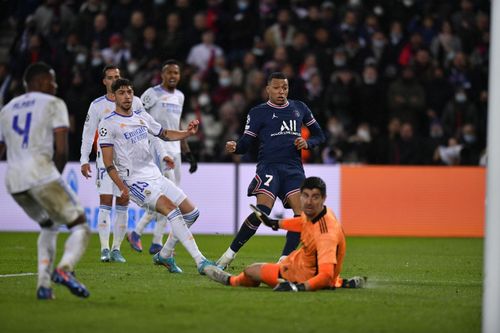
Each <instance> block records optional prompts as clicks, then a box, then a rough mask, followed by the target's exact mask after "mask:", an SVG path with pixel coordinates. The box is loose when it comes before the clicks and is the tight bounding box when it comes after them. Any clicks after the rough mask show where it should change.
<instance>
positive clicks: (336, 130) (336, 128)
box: [328, 124, 343, 136]
mask: <svg viewBox="0 0 500 333" xmlns="http://www.w3.org/2000/svg"><path fill="white" fill-rule="evenodd" d="M328 131H329V132H330V133H331V134H332V135H334V136H339V135H340V134H342V131H343V128H342V125H339V124H332V125H328Z"/></svg>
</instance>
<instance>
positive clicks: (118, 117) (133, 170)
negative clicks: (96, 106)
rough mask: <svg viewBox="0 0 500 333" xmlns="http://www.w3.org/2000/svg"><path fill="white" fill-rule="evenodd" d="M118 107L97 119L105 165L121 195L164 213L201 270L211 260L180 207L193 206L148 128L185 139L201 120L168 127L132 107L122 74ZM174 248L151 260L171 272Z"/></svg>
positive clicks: (115, 89) (116, 93) (164, 136)
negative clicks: (158, 154)
mask: <svg viewBox="0 0 500 333" xmlns="http://www.w3.org/2000/svg"><path fill="white" fill-rule="evenodd" d="M112 91H113V94H114V98H115V103H116V108H115V112H114V113H112V114H111V115H110V116H108V117H106V118H104V119H103V120H102V121H101V123H100V124H99V144H100V146H101V150H102V154H103V161H104V165H105V167H106V171H107V172H108V174H109V176H110V177H111V179H112V180H113V182H114V183H115V184H116V186H117V187H118V189H119V191H120V193H121V198H122V199H123V200H128V199H129V198H130V199H132V201H134V202H135V203H136V204H137V205H139V206H140V207H143V208H145V209H148V210H152V211H156V212H157V213H160V214H161V215H163V216H166V218H167V221H168V222H170V227H171V230H172V232H173V234H174V236H175V237H176V238H177V239H178V240H179V241H180V242H181V243H182V245H184V247H185V248H186V250H187V251H188V252H189V254H190V255H191V256H192V257H193V259H194V260H195V262H196V265H197V267H198V272H199V273H200V274H204V268H205V267H206V266H207V265H213V263H212V262H211V261H209V260H207V259H206V258H205V257H204V256H203V254H202V253H201V252H200V250H199V249H198V246H197V244H196V241H195V240H194V237H193V235H192V234H191V231H189V229H188V227H187V226H186V221H185V220H184V218H183V216H182V213H181V211H193V210H195V206H194V205H193V203H192V202H191V201H190V200H189V198H187V196H186V194H184V192H183V191H182V190H181V189H180V188H179V187H177V186H176V185H175V184H174V183H173V182H172V181H170V180H169V179H167V178H165V177H163V175H162V173H161V172H160V170H159V169H158V167H157V166H156V164H155V163H154V162H153V156H152V154H151V151H150V147H149V142H148V140H149V138H148V133H149V134H152V135H154V136H156V137H158V138H160V139H162V140H168V141H174V140H182V139H185V138H187V137H189V136H191V135H194V134H196V132H197V131H198V124H199V122H198V121H197V120H193V121H191V122H190V123H189V125H188V128H187V129H186V130H182V131H180V130H166V129H163V128H162V126H161V125H160V124H159V123H158V122H156V121H155V120H154V119H153V118H152V117H151V116H150V115H149V114H148V113H147V112H144V111H142V110H133V109H132V98H133V93H134V92H133V89H132V84H131V83H130V81H129V80H126V79H118V80H116V81H115V82H114V83H113V85H112ZM171 252H172V251H171V250H170V249H168V248H166V247H165V246H164V247H163V248H162V249H161V251H160V252H158V253H157V254H155V255H154V257H153V262H154V263H155V264H158V265H163V266H165V267H167V269H168V270H169V271H170V272H172V271H173V270H180V269H179V268H178V267H177V265H176V263H175V259H174V257H173V256H172V253H171Z"/></svg>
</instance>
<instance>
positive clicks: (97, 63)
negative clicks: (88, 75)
mask: <svg viewBox="0 0 500 333" xmlns="http://www.w3.org/2000/svg"><path fill="white" fill-rule="evenodd" d="M91 64H92V66H93V67H97V66H100V65H101V64H102V59H101V58H100V57H94V58H92V61H91Z"/></svg>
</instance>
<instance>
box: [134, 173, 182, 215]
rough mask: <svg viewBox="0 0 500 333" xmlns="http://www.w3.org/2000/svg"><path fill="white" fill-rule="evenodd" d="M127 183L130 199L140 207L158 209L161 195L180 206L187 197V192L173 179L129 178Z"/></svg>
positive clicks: (151, 209)
mask: <svg viewBox="0 0 500 333" xmlns="http://www.w3.org/2000/svg"><path fill="white" fill-rule="evenodd" d="M125 185H127V186H128V188H129V190H130V199H131V200H132V201H133V202H135V203H136V204H137V205H138V206H139V207H142V208H145V209H146V208H147V209H148V210H150V211H153V212H154V211H156V202H157V201H158V198H160V196H161V195H164V196H166V197H167V198H168V199H169V200H170V201H172V202H173V203H174V204H175V205H176V206H179V205H180V204H181V203H182V202H183V201H184V200H185V199H186V198H187V196H186V194H185V193H184V191H182V190H181V189H180V188H179V187H177V185H175V184H174V183H173V182H172V181H171V180H169V179H167V178H165V177H160V178H157V179H153V180H146V181H142V180H127V181H125Z"/></svg>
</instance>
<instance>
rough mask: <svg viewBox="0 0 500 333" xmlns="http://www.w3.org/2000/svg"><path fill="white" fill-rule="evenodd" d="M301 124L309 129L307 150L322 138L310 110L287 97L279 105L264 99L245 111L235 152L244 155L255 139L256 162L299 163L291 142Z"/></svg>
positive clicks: (297, 151) (317, 143)
mask: <svg viewBox="0 0 500 333" xmlns="http://www.w3.org/2000/svg"><path fill="white" fill-rule="evenodd" d="M302 125H305V126H306V127H307V128H308V129H309V131H310V132H311V136H310V137H309V139H307V145H308V149H312V148H314V147H316V146H317V145H319V144H321V143H322V142H324V141H325V135H324V134H323V131H322V130H321V127H320V126H319V124H318V122H317V121H316V119H315V118H314V116H313V114H312V112H311V110H310V109H309V108H308V107H307V106H306V105H305V104H304V103H303V102H301V101H296V100H288V101H287V102H286V103H285V104H283V105H276V104H273V103H271V102H270V101H268V102H267V103H262V104H260V105H257V106H256V107H254V108H252V109H251V110H250V112H248V116H247V123H246V125H245V131H244V132H243V136H242V137H241V138H240V139H239V140H238V143H237V146H236V151H235V153H237V154H244V153H245V152H246V151H247V150H248V148H249V147H250V145H251V144H252V142H253V141H254V140H255V139H256V138H258V139H259V154H258V161H259V164H261V163H262V164H265V163H282V164H291V165H300V166H301V165H302V161H301V154H300V150H297V148H296V146H295V144H294V142H295V140H296V139H297V138H299V137H301V135H302V134H301V131H302Z"/></svg>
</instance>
